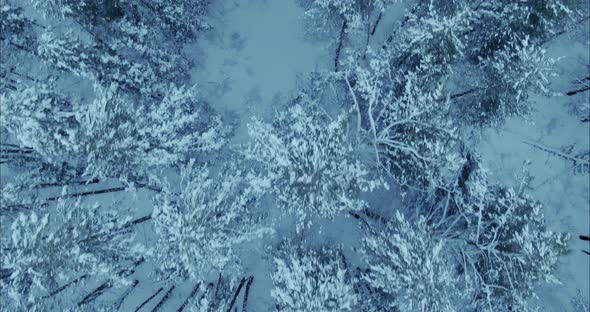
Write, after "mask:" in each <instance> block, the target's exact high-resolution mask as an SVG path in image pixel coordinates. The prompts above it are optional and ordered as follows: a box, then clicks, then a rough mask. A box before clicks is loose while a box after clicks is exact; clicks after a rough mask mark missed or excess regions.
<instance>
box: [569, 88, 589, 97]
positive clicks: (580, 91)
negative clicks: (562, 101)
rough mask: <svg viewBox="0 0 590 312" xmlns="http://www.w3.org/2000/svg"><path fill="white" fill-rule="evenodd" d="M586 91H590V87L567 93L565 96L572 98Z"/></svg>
mask: <svg viewBox="0 0 590 312" xmlns="http://www.w3.org/2000/svg"><path fill="white" fill-rule="evenodd" d="M588 90H590V86H588V87H584V88H582V89H578V90H573V91H569V92H568V93H566V95H567V96H572V95H576V94H578V93H582V92H584V91H588Z"/></svg>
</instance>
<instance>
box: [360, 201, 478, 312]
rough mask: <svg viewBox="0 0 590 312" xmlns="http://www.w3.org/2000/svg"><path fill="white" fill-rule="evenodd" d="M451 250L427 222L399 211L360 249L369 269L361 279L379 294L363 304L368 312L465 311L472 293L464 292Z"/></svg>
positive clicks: (368, 237) (373, 230)
mask: <svg viewBox="0 0 590 312" xmlns="http://www.w3.org/2000/svg"><path fill="white" fill-rule="evenodd" d="M447 249H448V247H447V245H446V243H445V242H444V241H443V240H439V239H437V238H436V237H434V235H433V232H432V228H431V227H430V226H428V225H427V223H426V220H425V219H424V218H420V219H418V220H416V221H415V222H411V221H408V220H406V218H405V217H404V216H403V215H402V214H401V213H400V212H397V213H396V215H395V218H394V219H393V220H390V221H389V222H388V223H387V224H386V225H385V226H383V227H379V228H374V229H372V230H371V231H369V233H368V234H367V236H366V237H365V238H364V239H363V248H362V249H361V252H362V254H363V256H364V258H365V259H366V261H367V262H368V264H369V266H368V270H367V271H366V273H363V274H362V277H361V279H362V280H363V282H364V284H365V285H368V286H369V287H370V289H372V290H373V291H374V293H376V294H378V295H377V296H372V297H368V298H367V300H361V302H363V311H408V312H409V311H431V312H434V311H436V312H443V311H445V312H446V311H464V310H463V307H461V304H462V302H463V300H464V298H466V297H467V294H466V293H465V292H468V291H469V290H468V289H461V290H459V289H460V286H461V285H459V279H458V276H457V273H456V272H455V270H454V263H453V259H452V257H450V256H449V254H450V253H449V252H448V251H447Z"/></svg>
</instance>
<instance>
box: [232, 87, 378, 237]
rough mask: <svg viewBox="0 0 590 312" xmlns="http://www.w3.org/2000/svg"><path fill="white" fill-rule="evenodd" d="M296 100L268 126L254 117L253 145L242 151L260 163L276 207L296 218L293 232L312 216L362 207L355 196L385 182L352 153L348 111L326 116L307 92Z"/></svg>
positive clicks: (362, 204)
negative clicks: (331, 116) (332, 116)
mask: <svg viewBox="0 0 590 312" xmlns="http://www.w3.org/2000/svg"><path fill="white" fill-rule="evenodd" d="M299 99H300V101H301V102H299V103H296V104H294V105H293V106H291V107H289V108H287V109H286V110H284V111H281V112H278V113H277V116H276V119H275V120H274V121H273V123H272V124H267V123H265V122H263V121H261V120H259V119H257V118H254V119H253V122H252V123H251V124H249V127H248V133H249V134H250V137H251V138H252V140H253V143H251V144H250V145H249V146H248V147H247V149H246V150H245V151H244V152H243V153H244V155H245V157H246V159H248V160H253V161H255V162H256V163H258V164H260V165H261V166H262V169H263V170H264V172H263V173H261V175H262V179H263V180H266V181H268V183H269V187H270V190H271V191H272V193H274V194H275V195H277V196H278V200H279V207H280V209H282V210H284V211H286V212H290V213H294V214H295V215H296V216H297V217H298V220H299V223H298V226H297V228H298V230H300V229H302V228H305V227H307V226H309V225H310V224H311V223H312V220H313V219H314V218H328V219H330V218H334V217H335V216H336V215H337V214H338V213H341V212H343V211H348V210H358V209H362V208H364V207H365V206H366V203H365V202H364V201H362V200H360V199H359V198H358V194H359V193H361V192H369V191H372V190H374V189H375V188H377V187H379V186H384V185H385V184H384V183H383V181H382V180H380V179H379V178H373V176H372V174H371V173H370V171H369V168H368V167H367V166H365V165H364V164H363V163H362V162H361V161H360V160H359V158H358V157H355V150H354V148H353V146H352V144H351V142H350V141H349V139H348V136H347V116H348V115H347V114H345V113H343V114H341V115H339V116H337V117H336V118H335V119H333V120H330V118H329V116H327V114H326V113H325V112H323V111H322V110H321V109H320V108H319V107H318V106H317V104H316V103H315V102H314V101H313V100H311V99H310V98H309V97H308V96H307V95H305V94H303V95H301V96H300V98H299Z"/></svg>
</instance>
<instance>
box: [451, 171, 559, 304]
mask: <svg viewBox="0 0 590 312" xmlns="http://www.w3.org/2000/svg"><path fill="white" fill-rule="evenodd" d="M523 179H524V178H523ZM525 186H526V179H524V180H522V183H521V184H520V185H519V186H518V187H517V188H516V189H514V188H511V187H506V186H503V185H499V184H493V183H489V182H487V178H486V174H485V171H483V170H481V169H480V171H478V172H476V173H475V174H473V175H472V176H471V178H470V181H469V183H468V188H467V190H468V191H467V194H468V195H467V196H465V197H459V198H457V199H456V200H457V202H458V203H459V209H460V213H461V214H462V215H463V216H464V218H465V221H466V228H465V231H464V232H463V234H461V235H459V237H462V239H464V244H465V245H463V246H462V247H459V249H460V250H461V251H460V254H461V256H460V257H464V258H463V259H462V260H461V261H460V263H463V264H462V267H463V268H462V270H463V272H464V274H465V275H467V276H470V278H469V279H470V280H471V281H473V282H474V285H475V286H474V288H475V291H476V294H475V297H474V303H475V304H476V305H477V306H478V309H482V310H485V311H498V310H501V311H504V310H506V309H509V308H511V309H513V310H514V309H516V310H519V311H529V308H530V309H531V310H532V309H534V305H532V304H531V303H530V299H534V298H536V297H537V285H538V284H539V283H559V280H558V279H557V277H556V270H557V265H558V264H559V259H560V257H562V256H563V255H564V254H566V253H567V252H568V241H569V234H566V233H558V232H554V231H551V230H550V229H548V227H547V226H546V224H545V217H544V215H543V214H542V213H541V210H542V208H543V207H542V205H541V204H540V203H539V202H538V201H535V200H533V199H532V198H531V197H530V196H528V195H526V194H524V192H523V190H524V187H525Z"/></svg>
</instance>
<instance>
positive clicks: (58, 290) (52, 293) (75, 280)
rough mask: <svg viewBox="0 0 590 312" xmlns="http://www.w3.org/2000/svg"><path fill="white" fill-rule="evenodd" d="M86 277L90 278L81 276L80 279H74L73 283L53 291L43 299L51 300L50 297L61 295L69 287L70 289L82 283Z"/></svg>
mask: <svg viewBox="0 0 590 312" xmlns="http://www.w3.org/2000/svg"><path fill="white" fill-rule="evenodd" d="M86 277H88V274H84V275H82V276H80V277H78V278H76V279H74V280H72V281H69V282H67V283H66V284H65V285H63V286H61V287H59V288H58V289H56V290H53V291H52V292H50V293H49V294H47V295H45V296H43V299H46V298H50V297H53V296H55V295H57V294H59V293H60V292H62V291H64V290H65V289H66V288H68V287H70V286H72V285H74V284H77V283H78V282H80V281H81V280H83V279H85V278H86Z"/></svg>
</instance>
